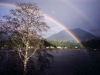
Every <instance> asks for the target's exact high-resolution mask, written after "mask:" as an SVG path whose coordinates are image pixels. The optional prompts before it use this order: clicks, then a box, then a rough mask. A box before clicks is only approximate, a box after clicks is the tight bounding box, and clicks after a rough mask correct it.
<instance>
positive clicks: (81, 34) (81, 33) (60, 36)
mask: <svg viewBox="0 0 100 75" xmlns="http://www.w3.org/2000/svg"><path fill="white" fill-rule="evenodd" d="M69 31H71V32H72V33H73V34H74V35H75V36H76V37H77V38H78V39H79V40H81V41H85V40H90V39H95V38H98V37H97V36H94V35H93V34H91V33H89V32H87V31H85V30H83V29H80V28H75V29H69ZM47 39H48V40H58V41H75V39H74V38H73V37H72V36H71V35H70V34H69V33H67V32H66V30H62V31H60V32H59V33H57V34H53V35H51V36H50V37H48V38H47Z"/></svg>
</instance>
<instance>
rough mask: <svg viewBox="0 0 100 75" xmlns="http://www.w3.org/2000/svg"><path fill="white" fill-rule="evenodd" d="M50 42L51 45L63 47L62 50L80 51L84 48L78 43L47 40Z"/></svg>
mask: <svg viewBox="0 0 100 75" xmlns="http://www.w3.org/2000/svg"><path fill="white" fill-rule="evenodd" d="M47 41H48V42H50V43H51V44H53V45H55V46H56V47H58V46H59V47H62V48H65V47H66V48H68V49H75V48H77V49H80V48H82V46H81V45H80V43H77V42H74V41H73V42H70V41H56V40H47Z"/></svg>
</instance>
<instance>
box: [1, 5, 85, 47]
mask: <svg viewBox="0 0 100 75" xmlns="http://www.w3.org/2000/svg"><path fill="white" fill-rule="evenodd" d="M0 5H4V6H11V7H15V4H11V3H0ZM43 14H44V17H46V18H47V19H49V20H51V21H52V22H54V23H56V24H57V25H59V26H60V27H62V28H63V29H64V30H66V32H67V33H68V34H70V35H71V36H72V37H73V38H74V39H75V40H76V41H77V42H78V43H80V40H79V39H78V38H77V37H76V36H75V35H74V34H73V33H72V32H71V31H70V30H68V29H67V28H66V27H65V26H64V25H63V24H61V23H60V22H58V21H57V20H55V19H54V18H52V17H50V16H48V15H47V14H45V13H43ZM80 45H81V46H82V47H84V46H83V45H82V44H81V43H80ZM84 48H85V47H84Z"/></svg>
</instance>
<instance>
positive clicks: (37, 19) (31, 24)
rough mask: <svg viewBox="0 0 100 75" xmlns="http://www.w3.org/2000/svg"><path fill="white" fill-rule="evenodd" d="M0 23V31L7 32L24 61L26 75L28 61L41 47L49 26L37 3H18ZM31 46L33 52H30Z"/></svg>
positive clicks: (7, 36)
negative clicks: (44, 33)
mask: <svg viewBox="0 0 100 75" xmlns="http://www.w3.org/2000/svg"><path fill="white" fill-rule="evenodd" d="M0 24H1V27H0V32H3V33H5V35H6V40H10V41H11V43H12V46H13V48H14V49H15V50H17V51H18V54H19V56H20V58H21V60H22V61H23V64H24V75H25V74H26V66H27V62H28V60H29V59H30V58H31V57H32V56H33V55H34V54H35V52H36V51H37V50H38V49H39V48H40V45H41V44H42V43H41V39H42V36H43V32H44V31H47V29H48V28H49V26H48V25H47V24H46V23H45V22H44V16H43V14H42V13H41V12H40V11H39V8H38V7H37V5H36V4H35V3H33V4H32V3H16V9H12V10H10V14H9V15H6V16H3V19H2V20H0ZM30 42H31V43H30ZM31 47H32V53H31V54H29V53H30V48H31Z"/></svg>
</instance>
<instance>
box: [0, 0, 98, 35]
mask: <svg viewBox="0 0 100 75" xmlns="http://www.w3.org/2000/svg"><path fill="white" fill-rule="evenodd" d="M16 2H19V3H21V2H35V3H36V4H37V6H38V7H39V8H40V11H41V12H43V13H44V14H46V15H48V16H50V17H52V18H53V19H55V20H56V21H58V22H59V23H61V24H62V25H64V26H65V27H66V28H68V29H74V28H81V29H84V30H86V31H88V32H91V33H92V34H94V35H96V36H100V26H99V25H100V0H0V3H10V4H11V3H16ZM12 8H14V7H11V6H6V5H0V18H1V16H3V15H5V14H8V13H9V10H10V9H12ZM45 21H46V23H47V24H48V25H49V26H50V30H49V31H48V32H47V35H46V37H48V36H50V35H52V34H55V33H58V32H60V31H61V30H63V28H62V27H61V26H59V25H58V24H57V23H55V22H53V21H52V20H50V19H49V18H45Z"/></svg>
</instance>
